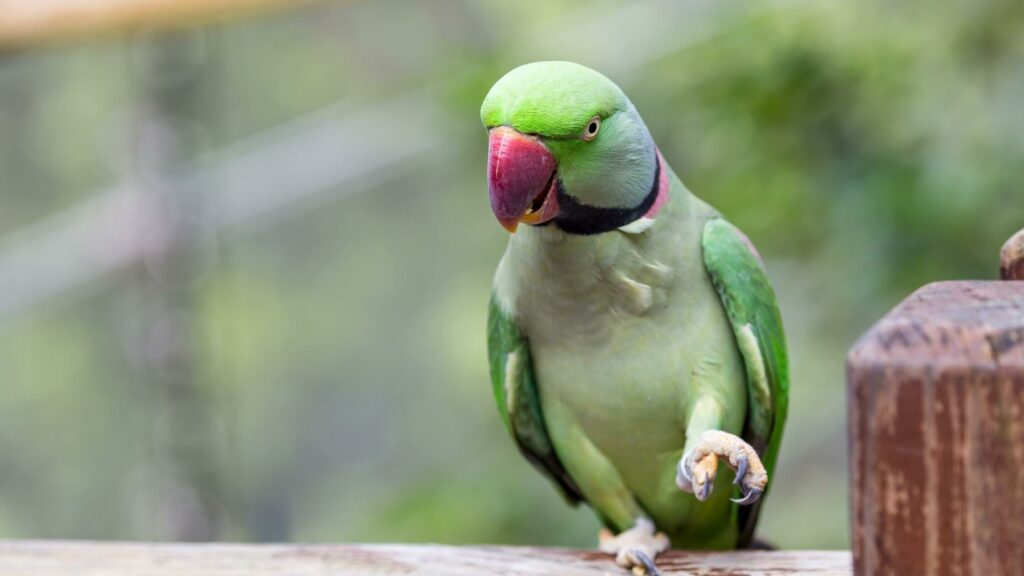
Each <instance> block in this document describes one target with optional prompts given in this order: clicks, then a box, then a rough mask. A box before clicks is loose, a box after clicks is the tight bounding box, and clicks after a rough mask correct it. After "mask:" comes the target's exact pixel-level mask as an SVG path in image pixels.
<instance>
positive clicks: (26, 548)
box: [0, 541, 850, 576]
mask: <svg viewBox="0 0 1024 576" xmlns="http://www.w3.org/2000/svg"><path fill="white" fill-rule="evenodd" d="M658 566H659V567H660V568H661V570H662V572H663V574H665V575H666V576H668V575H671V574H715V575H716V576H740V575H748V574H750V575H752V574H757V575H760V576H782V575H786V576H848V575H849V574H850V553H849V552H838V551H837V552H820V551H800V552H774V551H773V552H765V551H743V552H679V551H672V552H669V553H667V554H666V555H664V556H662V557H661V558H659V559H658ZM58 574H59V575H64V574H75V575H78V576H172V575H173V576H242V575H247V576H269V575H285V574H287V575H289V576H318V575H323V576H326V575H342V574H344V575H345V576H373V575H378V574H409V575H414V576H417V575H418V576H429V575H437V576H442V575H443V576H484V575H492V574H501V575H504V576H516V575H524V576H525V575H533V576H548V575H550V576H556V575H557V576H573V575H581V576H583V575H604V574H612V575H614V574H628V572H626V571H625V570H623V569H621V568H619V567H617V566H616V565H615V564H614V562H612V561H611V560H610V559H609V558H608V556H606V555H604V554H601V553H599V552H596V551H590V550H571V549H565V548H520V547H508V546H478V547H461V546H438V545H420V546H416V545H398V544H366V545H362V544H352V545H246V544H148V543H96V542H30V541H6V542H0V576H14V575H18V576H56V575H58Z"/></svg>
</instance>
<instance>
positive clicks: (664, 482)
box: [480, 62, 789, 573]
mask: <svg viewBox="0 0 1024 576" xmlns="http://www.w3.org/2000/svg"><path fill="white" fill-rule="evenodd" d="M480 115H481V119H482V120H483V124H484V127H485V128H486V129H487V131H488V135H489V155H488V166H487V172H488V191H489V194H490V201H491V208H492V210H493V212H494V215H495V216H496V217H497V219H498V221H499V222H500V223H501V225H502V226H503V227H504V228H506V229H507V230H508V231H509V232H510V233H511V236H510V239H509V243H508V247H507V249H506V251H505V254H504V256H503V257H502V259H501V261H500V263H499V264H498V269H497V272H496V273H495V277H494V285H493V291H492V294H491V300H490V311H489V317H488V332H489V333H488V355H489V361H490V375H491V381H492V384H493V390H494V395H495V398H496V400H497V403H498V410H499V412H500V414H501V417H502V419H503V420H504V422H505V425H506V427H507V428H508V430H509V432H510V434H511V436H512V438H513V439H514V440H515V442H516V444H517V445H518V447H519V449H520V450H521V452H522V453H523V455H525V456H526V458H527V459H528V460H529V461H530V462H532V463H533V464H534V465H535V466H536V467H537V468H538V469H539V470H540V471H541V472H543V473H544V474H545V475H547V476H548V477H549V478H550V479H551V480H552V481H553V482H554V484H555V485H556V486H557V487H558V489H559V490H560V491H561V492H562V494H563V495H564V496H565V498H566V499H567V500H568V501H569V502H570V503H572V504H576V503H578V502H585V503H587V504H588V505H589V506H590V507H591V508H593V510H594V511H595V512H596V513H597V515H598V516H599V517H600V519H601V521H602V523H603V524H604V525H605V526H606V528H605V529H604V530H602V531H601V533H600V534H599V545H600V549H601V550H602V551H604V552H607V553H609V554H612V555H614V556H615V558H616V561H617V562H618V563H619V564H620V565H622V566H625V567H630V568H633V569H634V571H637V572H644V571H646V572H648V573H656V572H657V569H656V567H655V564H654V562H653V560H654V558H655V557H656V556H657V554H658V553H660V552H662V551H663V550H665V549H667V548H668V546H669V544H670V543H671V545H672V546H675V547H679V548H699V549H726V548H736V547H745V546H748V545H749V544H750V542H751V538H752V535H753V532H754V527H755V525H756V523H757V516H758V509H759V507H760V503H761V500H760V499H759V498H760V497H761V496H762V495H763V493H764V492H765V490H766V487H767V482H768V477H769V476H770V475H771V474H772V470H773V467H774V464H775V461H776V458H777V455H778V450H779V443H780V441H781V438H782V428H783V423H784V422H785V419H786V404H787V395H788V388H789V383H788V369H787V360H786V343H785V336H784V334H783V329H782V320H781V318H780V315H779V310H778V307H777V304H776V301H775V294H774V292H773V290H772V287H771V285H770V284H769V282H768V279H767V277H766V276H765V272H764V269H763V265H762V262H761V259H760V256H759V255H758V253H757V251H756V249H755V248H754V246H753V245H752V244H751V243H750V241H749V240H748V239H747V237H746V236H745V235H744V234H743V233H742V232H740V231H739V230H738V229H737V228H736V227H735V226H733V225H732V224H730V223H729V222H727V221H726V220H725V219H723V218H722V216H721V215H720V214H719V213H718V212H716V211H715V210H714V209H713V208H711V207H710V206H708V205H707V204H706V203H704V202H703V201H701V200H700V199H699V198H697V197H696V196H694V195H693V194H692V193H691V192H690V191H689V190H688V189H687V188H686V187H685V186H684V185H683V183H682V182H681V181H680V180H679V178H678V177H677V176H676V175H675V173H674V172H673V171H672V169H671V168H670V167H669V166H668V164H667V163H666V162H665V160H664V158H663V157H662V155H661V153H660V152H659V151H658V147H657V146H656V145H655V143H654V141H653V140H652V138H651V135H650V133H649V132H648V130H647V127H646V126H645V125H644V122H643V121H642V120H641V119H640V115H639V114H638V113H637V111H636V108H634V106H633V104H632V103H631V102H630V101H629V99H628V98H627V97H626V95H625V94H623V92H622V90H620V89H619V87H618V86H616V85H615V84H614V83H613V82H612V81H610V80H609V79H607V78H606V77H604V76H603V75H601V74H600V73H598V72H595V71H594V70H591V69H589V68H586V67H584V66H581V65H578V64H574V63H571V62H536V63H533V64H527V65H524V66H521V67H519V68H516V69H514V70H512V71H511V72H509V73H508V74H506V75H505V76H504V77H502V78H501V79H500V80H498V82H497V83H496V84H495V85H494V86H493V87H492V88H491V90H490V92H489V93H488V94H487V97H486V98H485V99H484V102H483V106H482V108H481V111H480ZM719 459H721V460H723V461H724V463H725V464H726V465H727V466H726V467H723V469H722V471H721V473H719V470H718V462H719ZM730 482H731V483H732V484H731V485H730ZM731 496H735V498H730V497H731Z"/></svg>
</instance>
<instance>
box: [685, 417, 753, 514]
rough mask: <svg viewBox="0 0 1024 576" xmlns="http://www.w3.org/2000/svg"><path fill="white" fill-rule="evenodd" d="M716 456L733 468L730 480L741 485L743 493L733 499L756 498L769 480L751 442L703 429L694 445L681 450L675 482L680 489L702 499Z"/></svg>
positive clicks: (711, 483) (708, 491)
mask: <svg viewBox="0 0 1024 576" xmlns="http://www.w3.org/2000/svg"><path fill="white" fill-rule="evenodd" d="M719 457H721V458H724V459H725V461H726V463H727V464H729V467H730V468H732V469H733V470H734V471H736V479H735V480H733V484H736V485H738V486H739V487H740V492H742V494H743V496H742V497H741V498H739V499H734V500H733V502H735V503H737V504H753V503H754V502H757V499H758V498H760V497H761V494H764V487H765V485H767V484H768V472H767V471H766V470H765V469H764V464H762V463H761V459H760V458H759V457H758V456H757V452H755V451H754V449H753V448H752V447H751V446H750V444H747V443H746V442H744V441H743V439H742V438H739V437H738V436H735V435H733V434H729V433H728V432H722V431H721V430H708V431H706V432H704V433H703V434H701V435H700V439H699V440H698V441H697V445H696V446H695V447H694V448H693V449H692V450H690V451H689V452H687V453H686V454H683V458H682V459H681V460H680V461H679V467H678V468H677V469H676V485H677V486H679V489H680V490H683V491H685V492H690V493H692V494H693V495H694V496H696V497H697V499H698V500H700V501H701V502H703V501H705V500H707V499H708V498H709V497H710V496H711V490H712V489H713V486H714V483H715V475H716V474H717V472H718V458H719Z"/></svg>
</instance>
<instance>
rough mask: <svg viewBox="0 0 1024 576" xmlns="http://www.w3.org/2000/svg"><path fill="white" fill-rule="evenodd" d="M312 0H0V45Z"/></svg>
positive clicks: (182, 22) (161, 25) (173, 23)
mask: <svg viewBox="0 0 1024 576" xmlns="http://www.w3.org/2000/svg"><path fill="white" fill-rule="evenodd" d="M311 1H312V0H0V48H5V47H6V48H10V47H16V46H24V45H27V44H35V43H39V42H52V41H55V40H64V39H68V38H79V37H82V36H88V35H94V34H105V33H112V32H124V31H139V30H166V29H169V28H177V27H181V26H189V25H195V24H202V23H207V22H211V21H216V20H221V19H224V18H227V17H229V16H237V15H245V14H251V13H254V12H258V11H263V10H269V9H274V8H284V7H290V6H295V5H299V4H308V3H309V2H311Z"/></svg>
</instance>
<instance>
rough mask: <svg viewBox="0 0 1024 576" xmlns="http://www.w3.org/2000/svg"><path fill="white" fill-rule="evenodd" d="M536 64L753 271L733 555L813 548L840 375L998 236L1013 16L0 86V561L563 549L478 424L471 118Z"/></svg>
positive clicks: (157, 46)
mask: <svg viewBox="0 0 1024 576" xmlns="http://www.w3.org/2000/svg"><path fill="white" fill-rule="evenodd" d="M550 59H568V60H574V61H578V62H581V63H583V64H586V65H589V66H592V67H594V68H596V69H598V70H600V71H602V72H604V73H606V74H607V75H608V76H610V77H611V78H612V79H613V80H615V81H616V82H617V83H619V84H620V85H621V86H622V88H623V89H624V90H625V91H626V93H627V94H629V95H630V96H631V98H632V99H633V101H634V103H635V104H636V106H637V108H638V109H639V110H640V113H641V114H642V115H643V117H644V118H645V120H646V121H647V123H648V125H649V127H650V129H651V131H652V132H653V134H654V136H655V139H656V140H657V142H658V143H659V145H660V147H661V150H662V152H663V153H664V155H665V157H666V158H667V159H668V161H669V162H670V163H671V164H672V166H673V167H674V168H675V169H676V171H677V172H678V173H679V174H680V176H681V177H682V178H683V180H684V181H685V182H686V183H687V184H688V186H689V187H690V188H691V189H692V190H694V191H695V192H696V193H697V194H698V195H700V196H702V197H703V198H704V199H706V200H708V201H709V202H710V203H712V204H713V205H715V206H716V207H718V208H719V209H720V210H721V211H723V212H724V213H725V214H726V215H727V216H728V217H729V218H730V219H731V220H732V221H733V222H735V223H736V224H737V225H739V226H740V227H741V228H743V229H744V230H745V231H746V232H747V233H748V235H749V236H750V237H751V239H753V240H754V242H755V243H756V244H757V245H758V246H759V248H760V250H761V252H762V254H763V255H764V256H765V259H766V262H767V267H768V270H769V273H770V275H771V277H772V279H773V281H774V283H775V286H776V289H777V292H778V294H779V298H780V301H781V305H782V311H783V316H784V319H785V323H786V328H787V332H788V336H789V345H790V354H791V359H792V371H793V384H792V390H793V397H792V400H791V415H790V420H789V425H788V428H787V434H786V438H785V441H784V444H783V449H782V456H781V463H780V469H779V470H778V472H777V475H776V477H775V478H774V484H773V489H772V494H771V495H770V498H769V499H768V500H767V504H766V506H765V509H764V513H763V515H762V523H761V528H760V534H761V536H762V537H764V538H766V539H768V540H770V541H772V542H775V543H776V544H778V545H780V546H783V547H816V548H846V547H848V533H849V528H848V510H847V507H848V481H847V464H846V440H845V425H846V424H845V387H844V354H845V352H846V350H847V349H848V347H849V346H850V345H851V344H852V342H853V341H854V340H855V339H856V337H857V336H858V335H859V334H860V333H862V332H863V331H864V330H865V329H866V328H867V327H868V326H869V325H871V324H872V323H873V322H874V321H875V320H876V319H878V318H879V317H880V316H881V315H882V314H884V313H885V312H886V311H887V310H888V309H889V308H891V307H892V306H893V305H894V304H896V303H897V302H899V301H900V300H901V299H902V298H903V297H904V296H906V295H907V294H908V293H909V292H911V291H912V290H914V289H915V288H917V287H919V286H921V285H922V284H924V283H927V282H930V281H933V280H940V279H952V278H979V279H986V278H993V277H994V276H995V274H996V269H997V252H998V248H999V246H1000V245H1001V243H1002V242H1003V241H1004V240H1005V239H1006V238H1008V237H1009V236H1010V235H1011V234H1012V233H1013V232H1014V231H1016V230H1017V229H1019V228H1020V227H1021V226H1024V190H1022V189H1021V188H1022V182H1021V167H1022V166H1024V138H1022V137H1021V135H1022V134H1024V111H1022V110H1024V108H1022V104H1024V4H1022V3H1020V2H1016V1H1013V0H1003V1H985V2H976V3H958V4H955V5H949V6H945V7H943V8H942V9H936V8H935V7H934V6H933V5H931V4H930V3H925V2H909V3H899V4H898V5H893V4H890V3H884V2H872V1H868V2H858V3H853V2H845V3H844V2H819V1H809V0H808V1H788V2H783V1H779V2H737V1H727V2H726V1H717V2H716V1H703V2H695V1H688V2H670V1H667V0H662V1H657V0H646V1H640V2H610V1H606V2H585V3H584V2H570V1H568V0H563V1H540V0H533V1H521V2H497V1H495V0H488V1H483V2H470V1H442V2H431V3H405V2H398V1H387V2H384V1H379V2H369V1H348V2H324V3H315V4H312V5H309V6H305V7H301V8H297V9H294V10H286V11H279V12H276V13H274V14H270V15H263V16H259V17H247V18H244V19H237V20H231V21H228V22H220V23H216V24H209V25H203V26H198V25H197V26H196V27H193V28H189V29H185V30H180V31H177V32H173V33H163V34H125V33H122V34H108V35H106V36H102V37H93V38H88V39H76V40H73V41H67V42H62V43H57V44H48V45H46V46H29V47H16V48H13V49H8V50H7V51H5V52H0V382H2V385H0V387H2V390H3V394H2V396H0V537H5V538H7V537H17V538H95V539H107V538H122V539H123V538H140V539H186V540H194V539H199V540H202V539H223V540H237V541H299V540H301V541H318V542H337V541H405V542H426V541H429V542H446V543H480V542H487V543H530V544H547V545H572V546H593V545H594V543H595V533H596V530H597V528H598V524H597V521H596V520H595V518H594V516H593V515H592V514H591V513H590V512H589V511H588V510H586V509H584V508H581V509H577V510H572V509H570V508H568V507H567V506H565V505H564V504H563V503H562V501H561V499H560V498H559V497H558V495H557V494H556V492H555V491H554V490H553V489H552V488H551V486H549V485H548V483H547V482H546V481H545V480H544V479H543V478H542V477H541V476H540V475H539V474H537V473H536V472H535V471H534V470H532V469H531V468H530V466H529V465H528V464H526V462H525V461H524V460H523V459H522V458H521V457H520V456H519V454H518V453H517V451H516V449H515V447H514V446H513V444H512V442H511V441H510V440H509V439H508V438H507V436H506V434H505V431H504V429H503V428H502V426H501V424H500V420H499V418H498V417H497V412H496V410H495V407H494V405H493V399H492V396H491V392H490V388H489V384H488V380H487V367H486V358H485V351H484V348H485V341H484V324H485V315H486V302H487V298H488V293H489V285H490V280H491V274H492V272H493V269H494V267H495V265H496V263H497V261H498V258H499V257H500V255H501V253H502V251H503V248H504V244H505V242H506V234H505V233H504V231H503V230H502V229H501V228H500V227H499V226H498V224H497V222H496V221H495V220H494V218H493V216H492V215H491V214H490V210H489V206H488V202H487V196H486V182H485V163H486V154H485V148H486V137H485V133H484V131H483V129H482V128H481V127H480V125H479V118H478V110H479V105H480V102H481V100H482V99H483V96H484V94H485V93H486V91H487V89H488V88H489V87H490V85H491V84H492V83H493V82H494V81H495V80H496V79H497V78H499V77H500V76H501V75H502V74H503V73H504V72H506V71H507V70H509V69H511V68H512V67H514V66H516V65H519V64H522V63H525V62H529V61H533V60H550Z"/></svg>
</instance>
